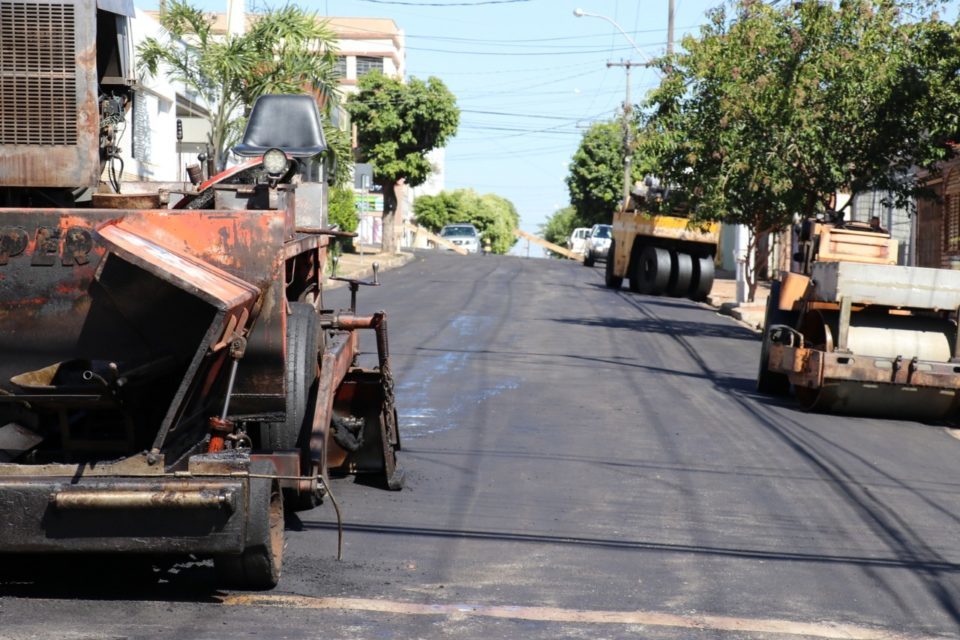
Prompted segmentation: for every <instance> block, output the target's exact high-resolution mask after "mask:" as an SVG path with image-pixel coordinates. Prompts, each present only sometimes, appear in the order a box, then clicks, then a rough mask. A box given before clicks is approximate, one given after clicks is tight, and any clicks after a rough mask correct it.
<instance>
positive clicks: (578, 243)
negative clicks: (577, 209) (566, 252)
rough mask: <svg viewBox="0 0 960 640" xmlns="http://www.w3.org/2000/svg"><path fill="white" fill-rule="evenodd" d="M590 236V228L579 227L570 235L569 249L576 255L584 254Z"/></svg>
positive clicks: (568, 240)
mask: <svg viewBox="0 0 960 640" xmlns="http://www.w3.org/2000/svg"><path fill="white" fill-rule="evenodd" d="M588 235H590V228H589V227H577V228H576V229H574V230H573V233H571V234H570V238H568V239H567V249H570V251H573V252H574V253H583V245H584V243H586V241H587V236H588Z"/></svg>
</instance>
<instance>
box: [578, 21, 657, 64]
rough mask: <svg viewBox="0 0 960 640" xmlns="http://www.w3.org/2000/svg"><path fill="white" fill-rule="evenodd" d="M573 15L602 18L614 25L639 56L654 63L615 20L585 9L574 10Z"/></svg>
mask: <svg viewBox="0 0 960 640" xmlns="http://www.w3.org/2000/svg"><path fill="white" fill-rule="evenodd" d="M573 15H575V16H577V17H578V18H582V17H584V16H587V17H588V18H600V19H601V20H606V21H607V22H609V23H610V24H612V25H613V26H615V27H616V28H617V30H618V31H619V32H620V33H622V34H623V37H624V38H626V39H627V42H629V43H630V46H632V47H633V48H634V49H636V50H637V53H639V54H640V55H642V56H643V57H644V58H646V59H647V62H653V58H651V57H650V55H649V54H648V53H647V52H646V51H644V50H643V49H641V48H640V46H639V45H638V44H637V43H636V42H634V41H633V38H631V37H630V34H629V33H627V32H626V31H624V30H623V27H621V26H620V25H619V24H617V21H616V20H614V19H613V18H608V17H607V16H603V15H600V14H599V13H590V12H589V11H584V10H583V9H574V10H573Z"/></svg>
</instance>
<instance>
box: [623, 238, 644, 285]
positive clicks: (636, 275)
mask: <svg viewBox="0 0 960 640" xmlns="http://www.w3.org/2000/svg"><path fill="white" fill-rule="evenodd" d="M642 253H643V245H642V244H640V243H639V242H637V241H636V240H634V241H633V247H631V249H630V262H629V263H628V264H627V277H628V278H630V282H629V285H628V286H629V287H630V291H633V292H634V293H640V291H641V289H642V288H643V284H642V282H641V280H642V278H643V267H642V264H643V263H642V261H641V259H640V254H642Z"/></svg>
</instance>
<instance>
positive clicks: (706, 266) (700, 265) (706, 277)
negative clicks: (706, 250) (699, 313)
mask: <svg viewBox="0 0 960 640" xmlns="http://www.w3.org/2000/svg"><path fill="white" fill-rule="evenodd" d="M713 273H714V268H713V256H702V257H695V258H693V282H692V283H691V285H690V299H691V300H696V301H697V302H703V301H704V300H706V299H707V296H708V295H709V294H710V290H711V289H713Z"/></svg>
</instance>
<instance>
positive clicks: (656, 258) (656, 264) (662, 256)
mask: <svg viewBox="0 0 960 640" xmlns="http://www.w3.org/2000/svg"><path fill="white" fill-rule="evenodd" d="M670 263H671V260H670V252H669V251H667V250H666V249H661V248H660V247H651V246H648V247H645V248H644V250H643V253H641V254H640V264H641V265H642V266H641V275H640V293H648V294H650V295H653V296H659V295H663V293H664V292H665V291H666V290H667V286H668V285H669V284H670V266H671V265H670Z"/></svg>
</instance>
